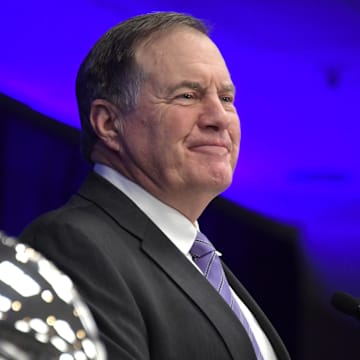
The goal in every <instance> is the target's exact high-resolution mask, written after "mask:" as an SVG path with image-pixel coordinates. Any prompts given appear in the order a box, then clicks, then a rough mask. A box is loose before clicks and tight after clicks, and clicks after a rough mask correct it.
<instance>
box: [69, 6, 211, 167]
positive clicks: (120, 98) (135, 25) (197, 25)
mask: <svg viewBox="0 0 360 360" xmlns="http://www.w3.org/2000/svg"><path fill="white" fill-rule="evenodd" d="M179 26H187V27H191V28H193V29H195V30H197V31H199V32H201V33H203V34H205V35H208V28H207V26H206V25H205V24H204V22H202V21H201V20H199V19H196V18H194V17H193V16H191V15H186V14H182V13H176V12H154V13H150V14H145V15H139V16H135V17H133V18H130V19H128V20H126V21H124V22H121V23H120V24H118V25H116V26H115V27H113V28H111V29H110V30H109V31H108V32H106V33H105V34H104V35H103V36H102V37H101V38H100V39H99V40H98V41H97V42H96V44H95V45H94V46H93V48H92V49H91V50H90V52H89V53H88V55H87V56H86V58H85V59H84V61H83V62H82V64H81V66H80V68H79V71H78V74H77V78H76V98H77V102H78V108H79V114H80V120H81V148H82V153H83V155H84V156H85V158H86V159H87V160H89V161H91V152H92V149H93V146H94V144H95V143H96V141H97V140H98V139H97V136H96V134H95V133H94V131H93V129H92V126H91V124H90V120H89V116H90V108H91V103H92V102H93V101H94V100H95V99H104V100H107V101H109V102H111V103H113V104H114V105H115V106H117V107H118V108H119V110H120V111H121V112H122V113H123V114H126V113H129V112H131V111H133V110H134V109H135V107H136V105H137V100H138V95H139V92H140V88H141V85H142V83H143V81H144V78H145V74H144V72H143V71H142V69H141V68H140V66H139V65H138V64H137V63H136V61H135V52H136V49H137V48H138V47H139V45H140V44H141V43H143V42H144V41H147V40H152V39H153V38H154V37H155V35H158V34H159V33H163V32H166V31H168V30H170V29H173V28H175V27H179Z"/></svg>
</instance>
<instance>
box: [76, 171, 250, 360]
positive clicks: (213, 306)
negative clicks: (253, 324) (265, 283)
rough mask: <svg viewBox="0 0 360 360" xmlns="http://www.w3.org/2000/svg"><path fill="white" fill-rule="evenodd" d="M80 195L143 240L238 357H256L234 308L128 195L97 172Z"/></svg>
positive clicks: (87, 181) (154, 257) (147, 248)
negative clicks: (231, 307) (232, 308)
mask: <svg viewBox="0 0 360 360" xmlns="http://www.w3.org/2000/svg"><path fill="white" fill-rule="evenodd" d="M99 188H101V191H99ZM79 194H80V196H82V197H85V198H87V199H88V200H89V201H91V202H93V203H95V204H96V205H97V206H99V207H101V208H102V209H103V211H105V212H106V213H107V214H108V215H109V216H110V217H112V218H113V219H114V220H115V221H116V222H117V223H118V224H119V225H120V226H121V227H123V228H125V229H126V230H127V231H129V232H130V233H132V234H133V235H134V236H135V237H137V238H139V239H140V240H142V249H143V251H144V252H145V253H146V254H147V256H149V257H150V258H151V259H152V260H153V261H154V263H156V266H159V267H160V268H161V269H162V270H163V271H164V272H165V273H166V274H167V275H168V276H169V277H170V278H171V279H172V280H173V281H174V282H175V283H176V284H177V285H178V286H179V287H180V288H181V289H182V291H184V292H185V293H186V294H187V296H188V297H189V299H191V300H192V301H193V302H194V303H195V304H196V305H197V306H198V308H199V309H200V310H201V311H202V312H203V313H204V314H205V316H206V317H207V318H208V319H209V321H210V322H211V323H212V324H213V326H215V328H216V329H217V331H218V333H219V334H220V336H221V337H222V338H223V341H224V343H225V344H226V346H227V348H228V350H229V352H230V354H231V355H232V357H233V359H234V360H240V359H247V360H256V356H255V353H254V351H253V348H252V345H251V342H250V340H249V338H248V336H247V334H246V332H245V330H244V328H243V327H242V325H241V324H240V322H239V320H238V319H237V318H236V315H235V314H234V313H233V311H232V310H231V309H230V307H229V306H228V305H227V304H226V303H225V302H224V300H223V299H222V297H221V296H220V295H219V294H218V293H217V292H216V290H214V288H213V287H212V286H211V285H210V283H209V282H208V281H207V280H206V279H205V278H204V277H203V276H202V274H200V272H199V271H198V270H197V269H196V268H195V267H194V266H193V265H192V264H191V263H190V262H189V261H188V259H186V257H185V256H184V255H183V254H182V253H181V252H180V251H179V250H178V249H177V248H176V247H175V245H173V244H172V243H171V241H170V240H169V239H168V238H167V237H166V236H165V235H164V234H163V233H162V232H161V231H160V230H159V229H158V228H157V227H156V226H155V225H154V224H153V223H152V222H151V221H150V219H149V218H148V217H147V216H146V215H145V214H144V213H143V212H142V211H141V210H140V209H139V208H138V207H137V206H136V205H135V204H134V203H133V202H132V201H131V200H130V199H129V198H128V197H126V196H125V195H124V194H123V193H122V192H121V191H119V190H118V189H116V188H115V187H114V186H113V185H111V184H110V183H109V182H108V181H107V180H105V179H103V178H101V177H100V176H98V175H97V174H95V173H91V174H90V175H89V176H88V178H87V179H86V181H85V182H84V184H83V186H82V188H81V189H80V191H79Z"/></svg>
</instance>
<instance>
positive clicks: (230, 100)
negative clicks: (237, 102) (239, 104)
mask: <svg viewBox="0 0 360 360" xmlns="http://www.w3.org/2000/svg"><path fill="white" fill-rule="evenodd" d="M221 101H223V102H228V103H232V102H233V98H232V97H231V96H221Z"/></svg>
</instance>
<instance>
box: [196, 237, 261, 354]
mask: <svg viewBox="0 0 360 360" xmlns="http://www.w3.org/2000/svg"><path fill="white" fill-rule="evenodd" d="M190 254H191V256H192V257H193V260H194V262H195V263H196V264H197V265H198V267H199V268H200V270H201V271H202V272H203V274H204V276H205V278H206V279H207V280H208V281H209V282H210V284H211V285H212V286H213V287H214V288H215V290H216V291H217V292H218V293H219V294H220V295H221V296H222V297H223V299H224V300H225V301H226V302H227V303H228V305H229V306H230V308H231V309H232V310H233V311H234V313H235V314H236V316H237V317H238V319H239V320H240V322H241V324H242V325H243V326H244V329H245V330H246V332H247V334H248V336H249V339H250V341H251V343H252V345H253V348H254V351H255V354H256V358H257V359H258V360H263V357H262V354H261V352H260V349H259V345H258V344H257V341H256V339H255V337H254V334H253V332H252V330H251V328H250V325H249V323H248V321H247V320H246V318H245V316H244V314H243V312H242V311H241V309H240V306H239V304H238V303H237V302H236V301H235V299H234V296H233V295H232V293H231V290H230V286H229V283H228V281H227V279H226V276H225V273H224V270H223V268H222V265H221V261H220V259H219V257H218V255H217V254H216V251H215V248H214V246H213V245H212V244H211V242H210V241H209V240H208V238H207V237H206V236H205V235H204V234H202V233H200V232H199V233H198V237H197V238H196V240H195V241H194V244H193V246H192V248H191V250H190Z"/></svg>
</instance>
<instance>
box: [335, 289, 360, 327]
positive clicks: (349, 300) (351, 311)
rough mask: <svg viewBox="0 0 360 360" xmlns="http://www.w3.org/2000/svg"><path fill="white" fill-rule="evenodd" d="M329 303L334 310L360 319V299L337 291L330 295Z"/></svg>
mask: <svg viewBox="0 0 360 360" xmlns="http://www.w3.org/2000/svg"><path fill="white" fill-rule="evenodd" d="M331 305H332V306H334V308H335V309H336V310H338V311H340V312H342V313H344V314H346V315H350V316H352V317H354V318H356V319H357V320H359V321H360V299H358V298H354V297H353V296H351V295H349V294H347V293H344V292H342V291H338V292H336V293H335V294H334V295H333V296H332V298H331Z"/></svg>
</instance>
